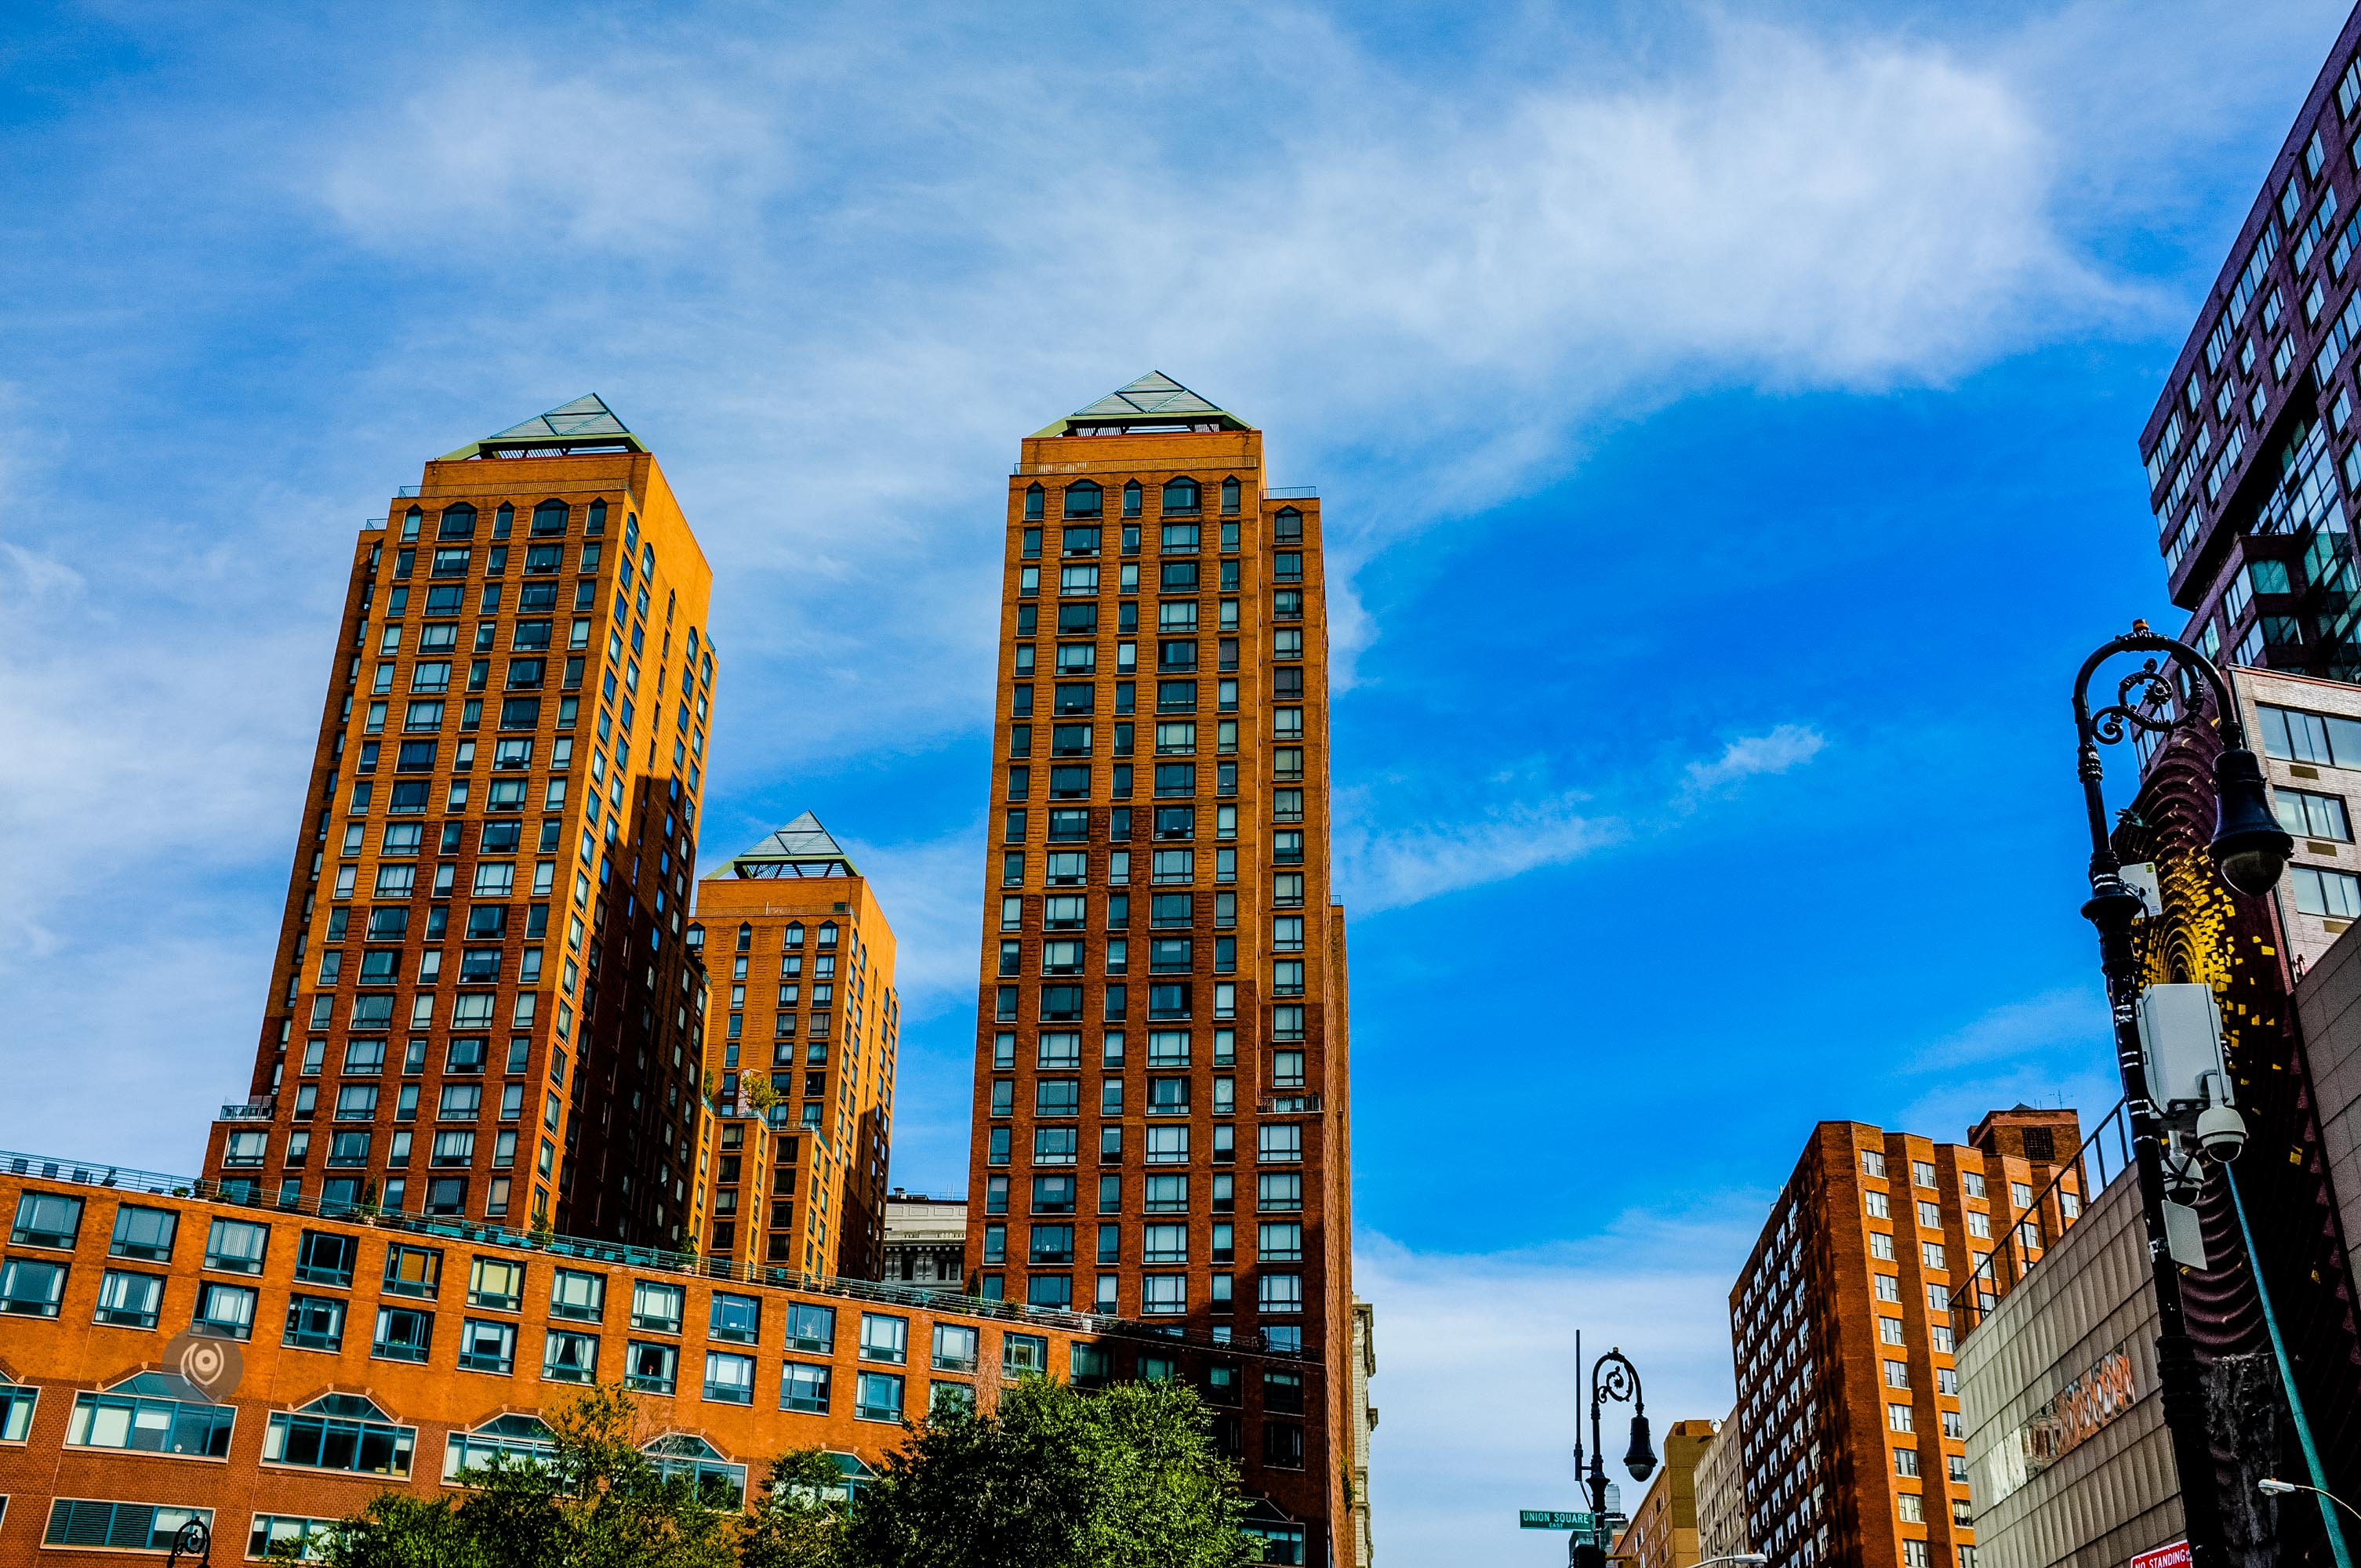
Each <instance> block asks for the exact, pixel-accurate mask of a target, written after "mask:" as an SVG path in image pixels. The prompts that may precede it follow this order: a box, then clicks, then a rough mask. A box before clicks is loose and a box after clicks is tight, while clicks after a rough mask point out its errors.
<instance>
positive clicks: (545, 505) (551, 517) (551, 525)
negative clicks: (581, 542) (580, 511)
mask: <svg viewBox="0 0 2361 1568" xmlns="http://www.w3.org/2000/svg"><path fill="white" fill-rule="evenodd" d="M563 532H566V503H565V502H564V501H558V500H548V501H544V502H542V503H541V504H540V505H539V506H537V507H535V508H533V537H535V538H539V537H541V536H542V535H544V534H547V533H563Z"/></svg>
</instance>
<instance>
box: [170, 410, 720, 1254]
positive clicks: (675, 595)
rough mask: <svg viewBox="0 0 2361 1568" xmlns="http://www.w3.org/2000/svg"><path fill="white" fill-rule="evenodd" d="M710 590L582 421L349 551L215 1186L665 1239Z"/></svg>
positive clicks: (695, 1007)
mask: <svg viewBox="0 0 2361 1568" xmlns="http://www.w3.org/2000/svg"><path fill="white" fill-rule="evenodd" d="M711 584H712V574H711V573H710V572H709V571H708V568H707V566H706V564H705V557H704V554H702V553H701V552H700V551H699V550H698V548H697V540H696V537H695V536H694V535H693V534H692V533H691V532H689V528H688V524H687V522H686V521H685V520H684V519H683V518H682V516H681V513H680V509H679V507H678V506H677V505H676V504H675V502H674V500H673V496H672V491H671V489H670V488H669V487H668V486H666V484H665V483H664V475H663V473H662V472H661V470H659V469H658V468H657V466H656V462H655V459H654V457H653V456H652V455H650V454H649V452H648V450H647V448H646V447H645V446H644V445H643V444H642V443H641V442H640V440H639V438H638V437H636V436H634V435H633V434H632V433H631V432H630V431H629V430H627V429H626V428H624V426H623V424H622V422H620V420H618V419H617V418H616V417H615V416H614V414H613V413H612V412H610V411H609V410H608V408H607V406H606V404H605V403H603V402H601V401H600V400H598V399H597V398H596V397H586V398H582V399H578V400H576V401H574V402H571V403H568V404H566V406H565V407H563V408H560V409H555V410H553V411H550V412H549V413H547V414H544V415H542V416H541V417H539V418H537V419H533V420H529V421H527V422H525V423H523V424H521V425H518V426H516V427H514V428H513V429H511V430H506V431H503V432H501V433H500V434H498V435H496V436H492V437H490V438H489V439H488V440H485V441H481V442H477V443H474V444H470V445H468V446H466V447H463V448H461V449H460V450H458V451H456V452H454V453H451V454H449V455H447V456H444V457H441V458H437V459H435V460H434V461H433V462H430V463H428V464H427V465H426V466H425V472H424V475H423V479H422V482H421V483H420V484H419V485H418V486H417V487H415V488H406V489H405V490H404V491H403V492H402V493H401V495H399V496H397V497H396V498H394V500H393V502H392V507H391V511H390V515H389V516H388V517H387V518H385V519H381V520H378V521H374V522H371V523H369V524H368V525H366V526H365V527H364V529H363V531H362V533H361V536H360V538H359V540H358V541H357V543H356V544H355V546H354V551H353V565H352V581H351V586H350V587H349V588H348V589H347V591H346V601H345V616H344V623H343V626H342V629H341V630H340V631H339V633H338V636H337V641H336V644H335V651H334V652H333V654H332V655H331V658H330V663H329V670H328V692H327V703H326V711H325V713H324V717H323V718H322V721H321V726H320V739H319V749H318V752H317V755H316V756H315V757H314V759H313V767H312V774H311V782H310V784H309V786H308V788H307V789H306V791H305V795H304V806H303V810H302V826H301V829H300V836H299V839H298V843H297V849H296V856H295V868H294V872H293V876H292V878H291V883H290V886H289V889H288V895H287V910H286V916H285V920H284V924H283V926H282V927H281V932H280V944H279V953H278V957H277V959H276V960H275V962H274V964H273V968H272V977H271V983H270V1000H269V1007H268V1009H267V1013H266V1016H265V1020H264V1025H263V1031H262V1040H261V1045H260V1048H259V1049H258V1052H257V1054H256V1058H255V1068H254V1080H253V1084H252V1089H251V1097H250V1098H249V1100H248V1101H247V1103H245V1104H243V1105H233V1106H228V1107H225V1109H224V1113H223V1118H222V1120H221V1121H219V1122H218V1123H216V1124H215V1125H214V1131H213V1135H212V1137H211V1139H210V1140H209V1144H208V1147H207V1150H206V1157H205V1174H206V1176H207V1177H208V1178H209V1179H214V1180H217V1181H220V1182H222V1183H224V1184H225V1185H227V1186H232V1187H234V1188H236V1190H241V1191H243V1192H245V1193H249V1194H252V1195H254V1196H258V1197H267V1198H271V1199H275V1200H280V1201H288V1202H291V1203H295V1202H301V1203H314V1202H316V1203H320V1204H323V1205H324V1206H326V1207H327V1208H329V1209H331V1210H334V1209H338V1208H345V1207H360V1206H367V1205H369V1204H382V1205H383V1206H385V1207H387V1208H389V1209H403V1210H408V1211H410V1212H413V1213H415V1212H424V1213H427V1214H430V1215H445V1216H450V1217H455V1218H456V1217H462V1216H466V1217H476V1218H481V1219H485V1220H490V1221H494V1222H497V1223H503V1224H506V1225H510V1226H517V1227H521V1226H523V1225H526V1224H549V1225H553V1226H555V1228H556V1229H557V1230H559V1231H562V1232H565V1233H567V1234H573V1235H579V1236H598V1237H612V1238H615V1239H617V1240H620V1241H625V1242H631V1243H634V1244H642V1245H679V1244H680V1243H682V1241H683V1240H684V1238H685V1234H686V1223H687V1221H688V1219H689V1217H690V1216H691V1215H693V1214H694V1213H695V1212H697V1204H698V1202H699V1200H700V1197H701V1194H700V1193H699V1191H698V1188H699V1186H700V1182H701V1173H700V1172H699V1171H698V1169H697V1157H698V1156H697V1148H698V1139H699V1135H700V1131H701V1128H700V1118H701V1116H702V1115H703V1113H704V1102H703V1100H702V1097H701V1096H700V1095H699V1093H698V1085H697V1077H698V1069H699V1067H700V1065H701V1063H700V1057H701V1054H702V1036H703V1023H702V1017H701V1011H702V1008H703V1006H704V1002H705V980H704V976H703V974H702V972H701V970H700V969H699V967H698V965H697V961H696V959H695V956H694V955H693V953H692V952H691V950H690V947H689V944H688V942H687V941H686V933H685V922H686V917H687V914H688V904H689V883H688V878H689V873H690V862H691V861H692V859H693V857H694V845H695V841H696V825H697V799H698V794H699V790H700V786H701V784H702V783H703V760H704V751H705V737H706V733H707V726H708V722H709V719H710V715H711V702H712V692H713V678H714V655H713V649H712V645H711V641H710V639H709V637H708V635H707V634H706V631H705V625H706V601H707V598H708V591H709V589H710V587H711Z"/></svg>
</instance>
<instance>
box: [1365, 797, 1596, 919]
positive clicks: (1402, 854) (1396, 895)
mask: <svg viewBox="0 0 2361 1568" xmlns="http://www.w3.org/2000/svg"><path fill="white" fill-rule="evenodd" d="M1359 799H1360V800H1361V801H1363V802H1366V799H1367V796H1366V795H1361V796H1360V797H1359ZM1583 805H1584V800H1583V797H1582V796H1581V795H1564V796H1561V797H1559V798H1557V799H1555V800H1549V801H1543V802H1539V803H1535V804H1530V805H1523V804H1520V805H1510V806H1503V807H1499V808H1498V809H1496V810H1493V811H1490V812H1488V813H1486V814H1485V815H1483V816H1481V817H1477V818H1475V819H1472V820H1468V821H1463V822H1447V823H1446V822H1427V823H1422V824H1420V825H1419V826H1416V827H1411V828H1400V829H1392V830H1385V829H1378V828H1373V827H1372V826H1370V825H1369V824H1368V823H1367V820H1366V818H1365V817H1363V816H1362V815H1361V809H1362V807H1359V806H1355V805H1353V804H1351V803H1345V804H1343V805H1340V808H1339V810H1338V814H1337V815H1338V818H1339V821H1338V825H1337V827H1336V829H1335V852H1336V860H1337V864H1338V866H1339V868H1340V870H1339V872H1338V880H1339V881H1340V882H1341V883H1343V884H1344V886H1345V889H1346V897H1347V898H1348V900H1349V901H1350V902H1351V904H1352V905H1353V908H1354V912H1355V913H1356V914H1375V913H1376V912H1377V911H1378V910H1380V909H1397V908H1400V907H1401V906H1402V905H1408V904H1418V903H1421V902H1422V901H1424V900H1426V899H1430V898H1435V897H1439V896H1441V895H1442V894H1446V893H1456V892H1459V891H1460V890H1462V889H1464V888H1470V887H1477V886H1481V885H1482V884H1484V883H1494V882H1501V881H1505V880H1506V879H1508V878H1510V877H1513V876H1520V875H1522V874H1523V873H1524V872H1529V871H1532V870H1533V869H1535V868H1536V867H1540V866H1554V865H1562V864H1564V863H1565V862H1566V861H1575V860H1579V859H1580V858H1581V857H1583V856H1584V855H1587V854H1589V853H1590V852H1591V851H1593V850H1598V849H1602V848H1604V847H1605V846H1607V845H1609V844H1613V843H1616V842H1619V841H1620V839H1622V838H1623V837H1624V836H1625V831H1626V829H1625V828H1624V826H1623V824H1621V823H1620V822H1618V821H1616V820H1615V819H1613V818H1612V817H1592V816H1589V815H1587V814H1586V813H1585V812H1584V810H1583Z"/></svg>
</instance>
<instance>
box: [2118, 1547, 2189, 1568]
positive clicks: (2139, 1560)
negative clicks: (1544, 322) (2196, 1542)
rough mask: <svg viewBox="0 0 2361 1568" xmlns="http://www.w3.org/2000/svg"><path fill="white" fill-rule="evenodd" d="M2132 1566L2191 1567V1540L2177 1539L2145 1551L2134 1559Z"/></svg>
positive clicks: (2148, 1567) (2159, 1567)
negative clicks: (2168, 1544)
mask: <svg viewBox="0 0 2361 1568" xmlns="http://www.w3.org/2000/svg"><path fill="white" fill-rule="evenodd" d="M2131 1568H2189V1542H2187V1541H2174V1542H2173V1543H2172V1544H2171V1545H2170V1546H2159V1547H2158V1548H2157V1549H2156V1550H2155V1551H2154V1552H2141V1553H2140V1554H2139V1555H2138V1556H2137V1557H2135V1558H2133V1559H2132V1561H2131Z"/></svg>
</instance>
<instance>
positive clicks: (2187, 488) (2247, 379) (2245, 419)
mask: <svg viewBox="0 0 2361 1568" xmlns="http://www.w3.org/2000/svg"><path fill="white" fill-rule="evenodd" d="M2356 116H2361V13H2356V15H2354V16H2348V17H2347V19H2346V21H2345V27H2344V29H2343V31H2342V32H2341V33H2340V34H2339V35H2338V37H2337V39H2336V41H2335V43H2334V46H2333V47H2332V48H2331V49H2330V51H2329V55H2328V59H2327V62H2326V63H2325V64H2324V65H2323V67H2322V68H2321V71H2320V74H2319V76H2318V78H2317V79H2316V80H2315V81H2314V82H2313V83H2312V91H2311V92H2310V93H2307V94H2306V95H2305V98H2304V102H2303V106H2302V108H2301V111H2300V112H2299V113H2298V114H2297V115H2296V119H2295V125H2294V126H2293V128H2292V129H2291V130H2290V132H2289V133H2288V137H2287V140H2286V141H2285V142H2284V143H2283V144H2282V145H2281V147H2280V148H2279V155H2278V156H2277V157H2276V158H2275V159H2273V160H2272V163H2271V167H2270V170H2269V171H2268V175H2267V176H2266V178H2265V180H2264V181H2263V189H2262V191H2261V192H2260V194H2258V195H2257V197H2256V199H2255V204H2254V207H2253V209H2252V211H2251V212H2249V214H2247V217H2246V224H2245V225H2243V226H2242V227H2241V229H2240V230H2239V235H2238V240H2237V243H2236V244H2235V246H2234V247H2232V249H2231V252H2230V255H2229V257H2228V258H2227V259H2226V260H2225V261H2224V264H2223V268H2222V272H2221V276H2220V278H2219V279H2218V280H2217V281H2216V282H2215V284H2214V287H2213V291H2212V292H2211V293H2210V294H2209V295H2208V296H2207V299H2206V303H2205V308H2204V311H2203V313H2202V314H2201V315H2200V316H2199V318H2198V320H2197V323H2196V324H2195V325H2194V326H2193V327H2192V328H2191V331H2190V335H2189V341H2188V343H2187V344H2186V345H2185V346H2184V347H2183V348H2182V349H2181V352H2180V358H2179V360H2178V361H2177V362H2176V363H2175V365H2174V367H2173V370H2172V374H2171V376H2170V378H2169V379H2168V380H2167V382H2166V384H2165V387H2164V389H2163V392H2162V394H2161V396H2160V397H2159V398H2158V401H2157V404H2156V407H2155V409H2154V411H2152V412H2151V413H2150V414H2149V416H2148V422H2147V427H2146V429H2145V430H2144V431H2143V432H2142V433H2141V436H2140V455H2141V456H2142V458H2143V459H2144V460H2145V461H2146V463H2147V477H2148V494H2149V501H2150V504H2151V506H2152V507H2153V509H2154V510H2155V512H2156V518H2157V526H2158V549H2159V550H2160V551H2161V552H2162V553H2163V555H2164V560H2165V569H2166V573H2167V576H2168V580H2169V587H2170V591H2171V594H2172V599H2173V602H2174V603H2175V604H2177V605H2179V606H2180V607H2181V608H2182V609H2185V610H2187V611H2189V612H2190V621H2189V629H2188V636H2189V638H2190V640H2191V641H2194V642H2195V643H2196V644H2197V645H2198V646H2199V647H2200V648H2202V649H2203V650H2204V651H2205V652H2208V653H2209V654H2219V655H2222V656H2224V657H2225V658H2226V659H2227V660H2229V661H2231V662H2235V663H2240V664H2246V665H2251V666H2257V667H2268V668H2270V669H2274V670H2286V671H2292V672H2295V673H2298V674H2312V675H2319V676H2324V677H2327V678H2329V679H2334V680H2343V681H2353V680H2361V649H2356V645H2355V642H2356V626H2361V580H2356V567H2355V559H2354V551H2353V535H2352V529H2351V523H2350V519H2351V517H2352V513H2353V507H2352V501H2351V499H2350V498H2351V497H2352V496H2353V495H2355V494H2356V492H2361V451H2357V450H2356V445H2355V441H2356V436H2361V430H2356V428H2355V422H2354V407H2355V396H2356V382H2355V379H2354V376H2355V368H2356V361H2361V355H2356V354H2355V353H2354V352H2353V342H2354V339H2355V338H2356V336H2361V292H2356V291H2355V290H2354V287H2353V284H2354V279H2355V272H2356V269H2355V268H2354V265H2353V262H2354V258H2355V256H2356V253H2361V159H2356V158H2355V157H2354V156H2353V153H2352V148H2353V146H2354V143H2355V140H2356V133H2361V118H2356Z"/></svg>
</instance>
